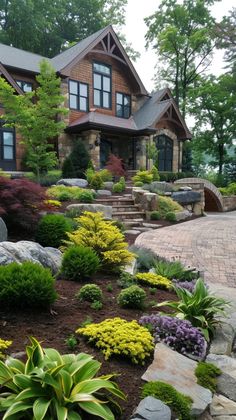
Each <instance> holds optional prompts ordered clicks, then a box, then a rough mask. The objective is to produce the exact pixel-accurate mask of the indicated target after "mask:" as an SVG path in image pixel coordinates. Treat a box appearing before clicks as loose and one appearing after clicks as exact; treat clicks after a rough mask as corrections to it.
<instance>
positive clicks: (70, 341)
mask: <svg viewBox="0 0 236 420" xmlns="http://www.w3.org/2000/svg"><path fill="white" fill-rule="evenodd" d="M65 343H66V345H67V347H68V348H69V349H70V350H72V351H73V350H74V349H75V347H76V346H77V344H78V341H77V339H76V337H75V336H74V334H72V335H70V336H69V337H68V338H67V339H66V340H65Z"/></svg>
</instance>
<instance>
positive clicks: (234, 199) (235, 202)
mask: <svg viewBox="0 0 236 420" xmlns="http://www.w3.org/2000/svg"><path fill="white" fill-rule="evenodd" d="M222 199H223V209H224V211H232V210H236V195H231V196H223V197H222Z"/></svg>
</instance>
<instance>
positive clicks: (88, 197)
mask: <svg viewBox="0 0 236 420" xmlns="http://www.w3.org/2000/svg"><path fill="white" fill-rule="evenodd" d="M93 199H94V195H93V193H92V191H89V190H87V191H86V190H84V191H82V192H81V193H80V194H79V197H78V200H79V202H80V203H92V202H93Z"/></svg>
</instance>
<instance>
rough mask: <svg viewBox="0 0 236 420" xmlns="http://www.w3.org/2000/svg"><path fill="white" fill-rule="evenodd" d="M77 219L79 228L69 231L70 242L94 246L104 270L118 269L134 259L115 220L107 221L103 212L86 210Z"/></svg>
mask: <svg viewBox="0 0 236 420" xmlns="http://www.w3.org/2000/svg"><path fill="white" fill-rule="evenodd" d="M76 221H77V222H78V224H79V229H77V230H75V231H74V232H71V233H68V238H69V244H75V245H82V246H86V247H89V248H92V249H93V250H94V251H95V252H96V253H97V255H98V257H99V258H100V260H101V263H102V268H103V269H104V270H106V271H107V270H109V271H110V270H111V271H117V270H119V269H120V268H121V267H123V266H125V265H126V264H127V263H129V262H130V261H131V260H132V259H133V256H134V255H133V254H132V253H131V252H130V251H128V249H127V247H128V244H127V243H126V242H125V240H124V235H123V233H121V231H120V230H119V229H118V227H117V226H115V224H114V222H111V221H106V220H105V219H104V218H103V214H102V213H99V212H98V213H91V212H88V211H86V212H84V213H83V214H82V216H80V217H79V218H77V219H76Z"/></svg>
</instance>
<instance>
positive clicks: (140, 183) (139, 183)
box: [134, 181, 144, 187]
mask: <svg viewBox="0 0 236 420" xmlns="http://www.w3.org/2000/svg"><path fill="white" fill-rule="evenodd" d="M143 185H144V183H143V182H142V181H136V182H135V183H134V186H135V187H142V186H143Z"/></svg>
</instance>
